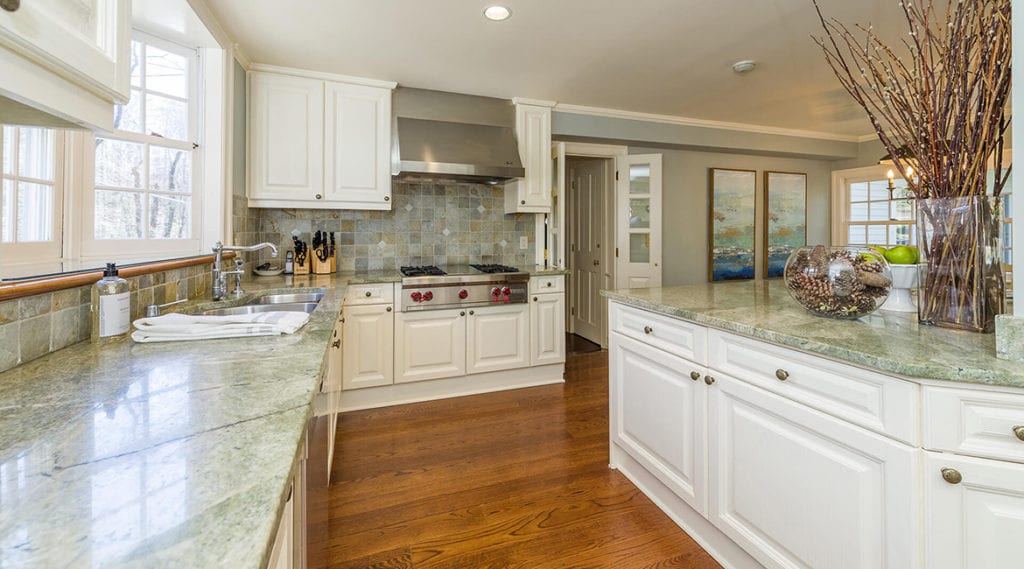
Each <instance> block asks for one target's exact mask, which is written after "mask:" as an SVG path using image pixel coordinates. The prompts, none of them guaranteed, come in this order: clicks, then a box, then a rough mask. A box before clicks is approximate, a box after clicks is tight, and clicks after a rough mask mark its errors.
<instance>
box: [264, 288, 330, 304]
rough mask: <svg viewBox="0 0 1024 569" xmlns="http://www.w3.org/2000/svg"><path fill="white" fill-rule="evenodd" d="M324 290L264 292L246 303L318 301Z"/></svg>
mask: <svg viewBox="0 0 1024 569" xmlns="http://www.w3.org/2000/svg"><path fill="white" fill-rule="evenodd" d="M323 297H324V291H322V290H319V291H315V292H292V293H282V294H265V295H263V296H260V297H257V298H255V299H253V300H252V301H250V302H249V303H248V304H293V303H296V302H307V303H308V302H312V303H317V302H320V299H321V298H323Z"/></svg>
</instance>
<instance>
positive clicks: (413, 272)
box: [399, 265, 448, 277]
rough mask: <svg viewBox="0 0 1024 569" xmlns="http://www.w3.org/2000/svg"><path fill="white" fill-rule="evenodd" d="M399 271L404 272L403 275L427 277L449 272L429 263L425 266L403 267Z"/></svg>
mask: <svg viewBox="0 0 1024 569" xmlns="http://www.w3.org/2000/svg"><path fill="white" fill-rule="evenodd" d="M399 271H400V272H401V273H402V276H403V277H427V276H439V275H446V274H448V273H446V272H444V271H442V270H441V269H439V268H437V267H435V266H434V265H427V266H424V267H402V268H401V269H399Z"/></svg>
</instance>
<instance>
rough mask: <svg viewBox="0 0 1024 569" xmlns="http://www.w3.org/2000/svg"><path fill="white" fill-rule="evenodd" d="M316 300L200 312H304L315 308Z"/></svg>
mask: <svg viewBox="0 0 1024 569" xmlns="http://www.w3.org/2000/svg"><path fill="white" fill-rule="evenodd" d="M316 307H317V303H316V302H278V303H276V304H246V305H244V306H235V307H232V308H214V309H212V310H205V311H203V312H202V314H203V315H205V316H233V315H236V314H255V313H257V312H277V311H285V312H305V313H307V314H309V313H310V312H313V311H314V310H316Z"/></svg>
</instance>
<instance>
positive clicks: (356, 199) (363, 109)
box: [324, 83, 391, 209]
mask: <svg viewBox="0 0 1024 569" xmlns="http://www.w3.org/2000/svg"><path fill="white" fill-rule="evenodd" d="M325 100H326V107H325V115H324V119H325V120H324V123H325V129H326V130H325V132H324V155H325V159H326V164H325V165H324V166H325V168H326V169H325V171H324V178H325V182H326V183H325V187H324V191H325V197H324V200H326V201H332V202H347V204H351V205H359V206H365V207H364V208H363V209H369V208H374V209H391V203H390V202H391V89H386V88H381V87H368V86H365V85H349V84H345V83H327V84H326V87H325Z"/></svg>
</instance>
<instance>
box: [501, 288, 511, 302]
mask: <svg viewBox="0 0 1024 569" xmlns="http://www.w3.org/2000/svg"><path fill="white" fill-rule="evenodd" d="M501 294H502V295H503V296H504V298H503V300H504V301H505V302H509V301H510V300H512V299H511V298H510V297H511V296H512V289H510V288H508V287H505V288H503V289H501Z"/></svg>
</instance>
